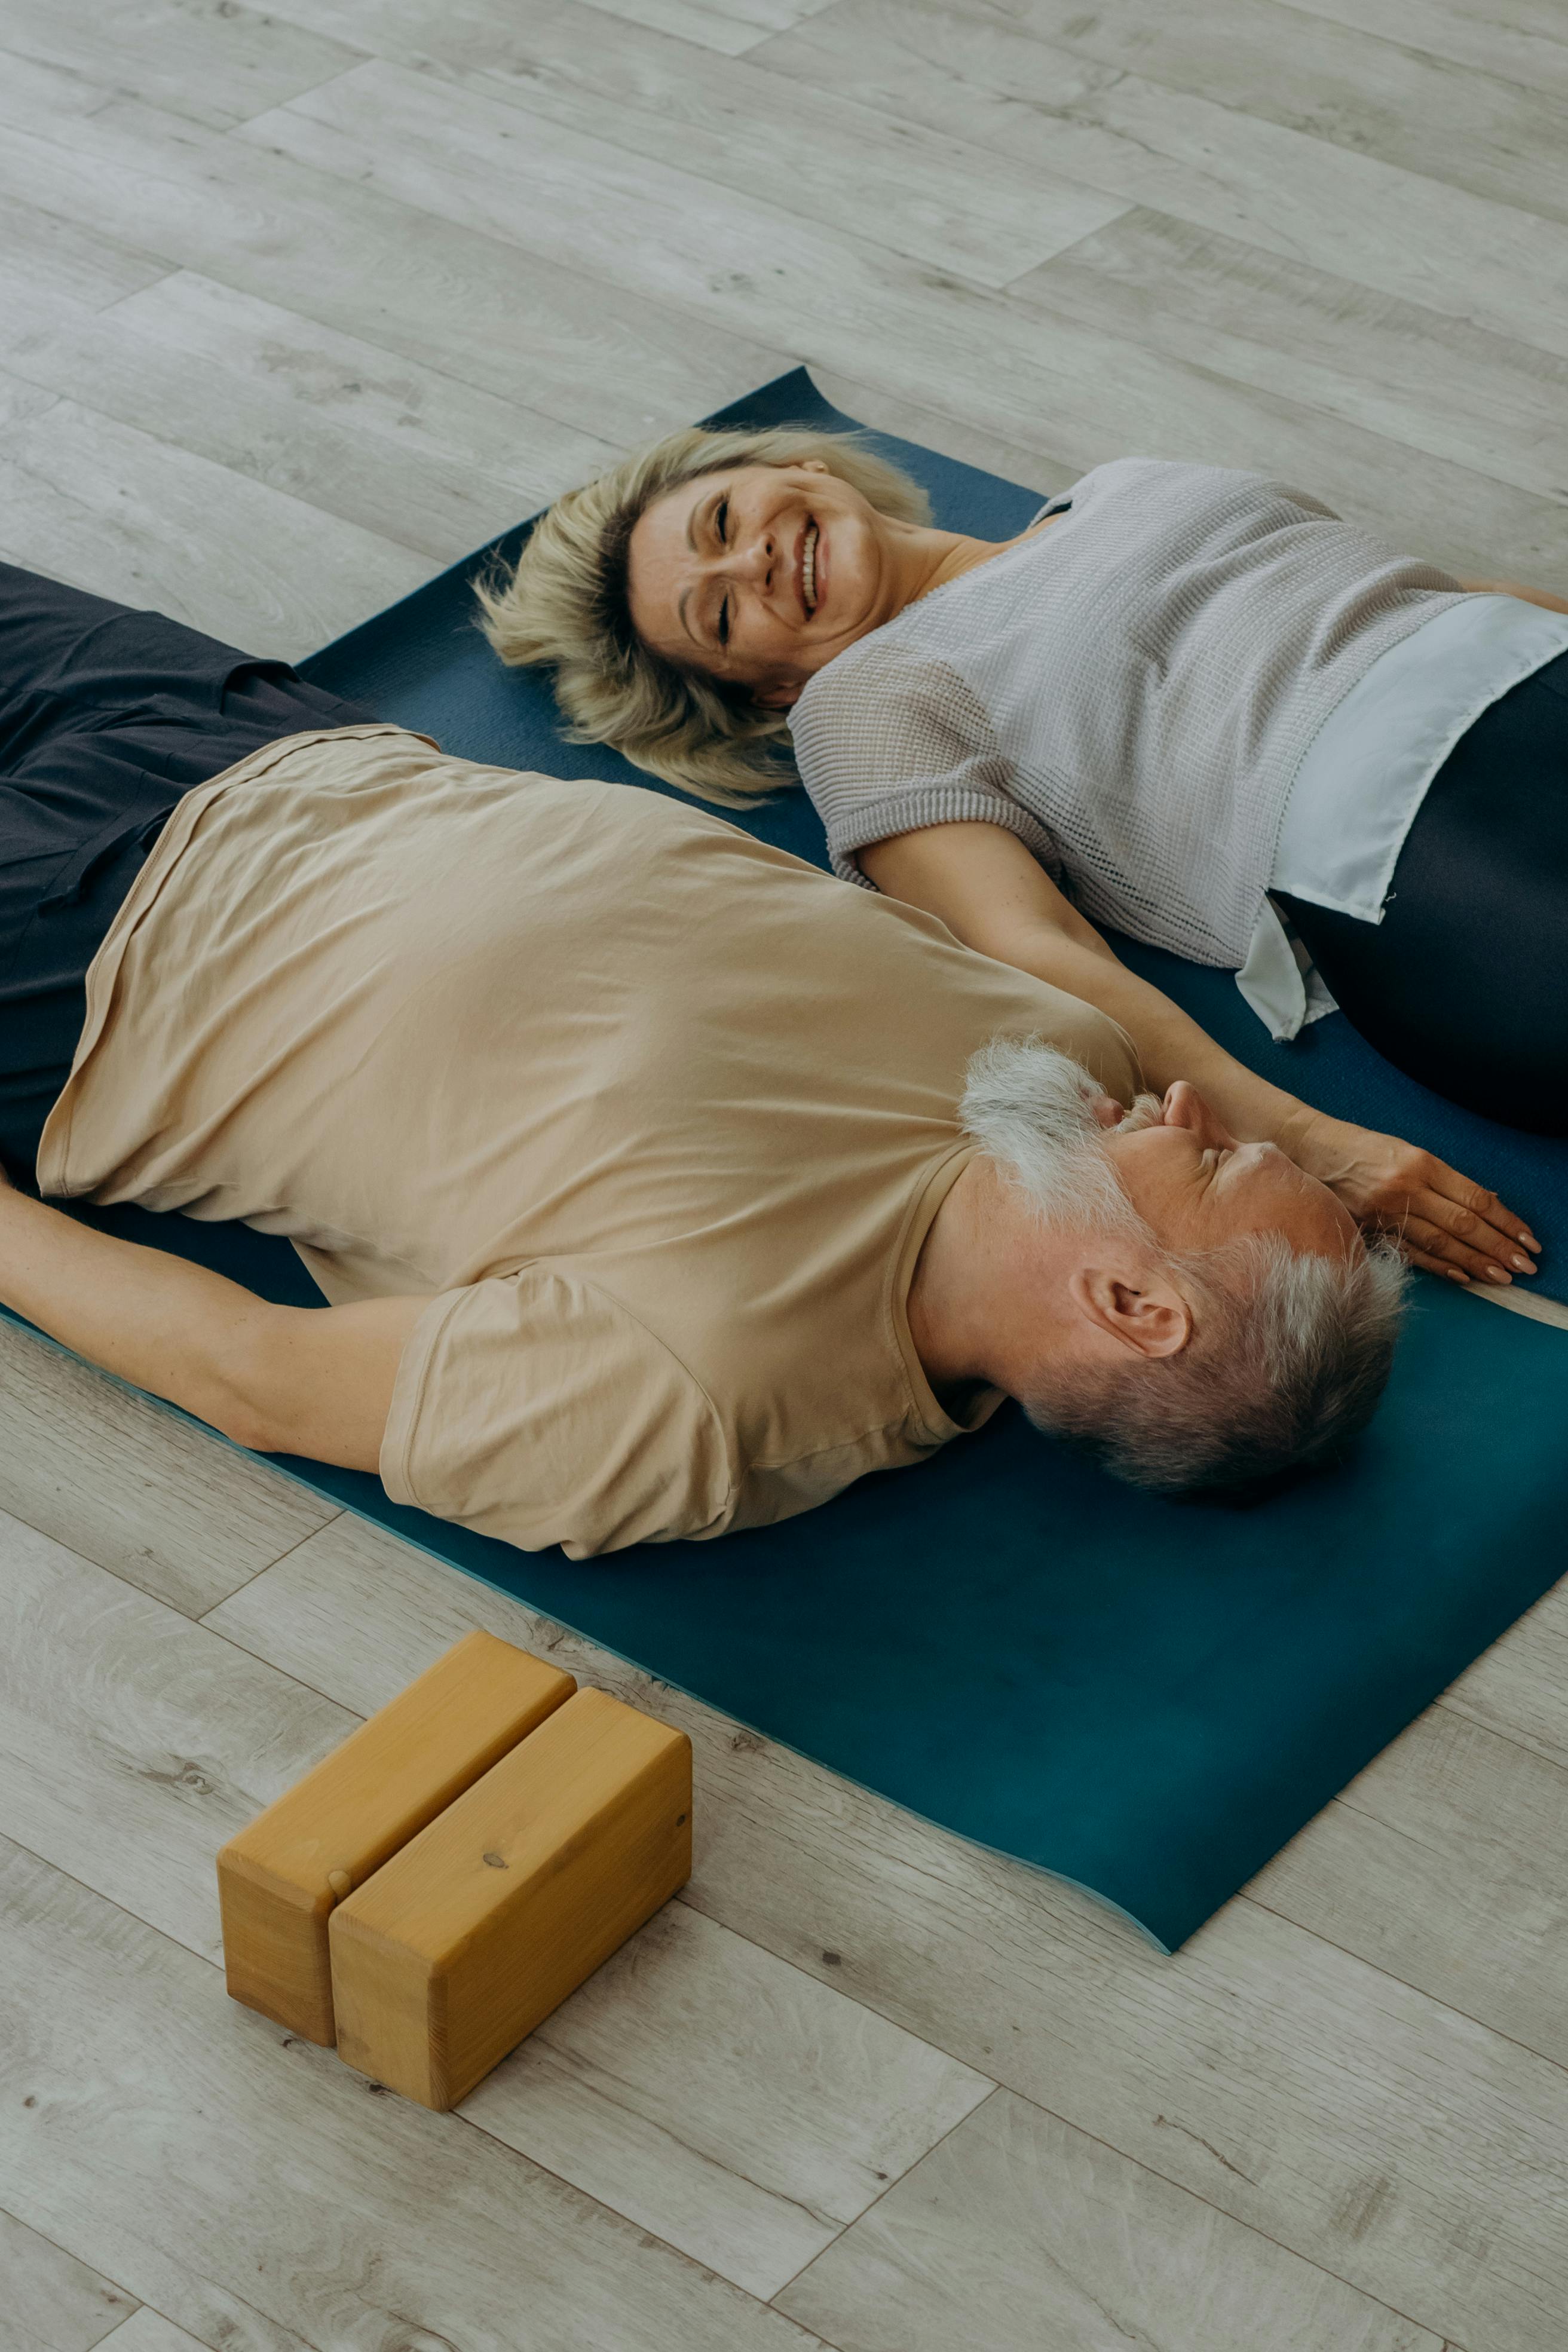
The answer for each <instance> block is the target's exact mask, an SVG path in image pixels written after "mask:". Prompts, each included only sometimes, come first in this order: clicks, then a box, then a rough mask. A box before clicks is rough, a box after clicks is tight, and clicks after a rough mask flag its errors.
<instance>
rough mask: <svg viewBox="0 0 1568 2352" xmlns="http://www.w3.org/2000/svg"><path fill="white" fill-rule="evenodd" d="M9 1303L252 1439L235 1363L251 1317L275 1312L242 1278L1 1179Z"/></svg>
mask: <svg viewBox="0 0 1568 2352" xmlns="http://www.w3.org/2000/svg"><path fill="white" fill-rule="evenodd" d="M0 1301H3V1302H4V1304H5V1306H7V1307H14V1308H15V1309H16V1313H17V1314H19V1315H25V1316H26V1318H27V1320H28V1321H29V1322H30V1323H36V1324H37V1327H38V1328H39V1329H40V1330H41V1331H47V1333H48V1334H49V1337H50V1338H51V1339H58V1340H60V1341H61V1342H62V1343H63V1344H64V1345H65V1346H66V1347H68V1348H72V1349H75V1350H76V1352H77V1354H78V1355H80V1356H86V1357H87V1358H88V1359H89V1361H90V1362H92V1363H95V1364H101V1365H102V1366H103V1368H104V1370H106V1371H110V1372H115V1373H118V1374H119V1376H120V1378H121V1380H126V1381H133V1382H134V1383H135V1385H136V1386H137V1387H138V1388H143V1389H150V1390H151V1391H153V1394H154V1395H155V1396H161V1397H166V1398H167V1399H168V1401H169V1402H171V1403H172V1404H178V1405H183V1406H184V1408H185V1410H186V1411H187V1412H194V1413H195V1414H197V1415H198V1416H199V1417H200V1419H201V1420H203V1421H205V1422H210V1423H212V1424H213V1426H214V1427H215V1428H217V1429H221V1430H224V1431H225V1432H226V1433H228V1434H229V1435H231V1436H237V1437H238V1438H240V1440H241V1441H242V1442H250V1440H251V1437H252V1429H251V1420H252V1416H251V1415H250V1414H249V1413H248V1412H247V1402H246V1400H245V1398H244V1397H243V1396H242V1395H241V1394H240V1393H239V1391H238V1389H237V1386H236V1382H235V1378H234V1372H233V1367H234V1366H235V1364H236V1362H237V1360H242V1359H243V1356H244V1353H245V1341H246V1336H247V1327H250V1326H253V1325H254V1324H255V1323H257V1322H258V1320H259V1319H260V1318H266V1317H268V1316H269V1315H271V1314H274V1313H275V1312H276V1310H275V1309H273V1308H271V1307H268V1304H267V1302H266V1301H265V1300H264V1299H260V1298H258V1297H256V1296H255V1294H254V1292H252V1291H248V1290H245V1289H243V1288H242V1287H241V1286H240V1285H239V1284H238V1283H237V1282H229V1281H227V1280H226V1278H225V1277H224V1276H222V1275H220V1274H212V1273H209V1272H208V1270H207V1269H206V1268H205V1266H198V1265H189V1264H187V1263H186V1261H185V1260H184V1259H183V1258H177V1257H171V1256H168V1255H165V1254H164V1252H163V1251H162V1250H153V1249H143V1248H142V1247H141V1246H139V1245H138V1244H136V1243H134V1242H124V1241H120V1240H117V1239H116V1238H114V1237H113V1236H112V1235H110V1234H100V1233H95V1232H94V1231H93V1230H92V1229H91V1227H90V1226H88V1225H83V1224H79V1223H77V1221H76V1219H75V1218H74V1217H68V1216H65V1215H63V1214H62V1213H61V1212H60V1211H59V1210H58V1209H52V1208H50V1207H49V1206H48V1205H47V1203H46V1202H42V1201H35V1200H31V1199H29V1198H27V1197H26V1195H24V1194H23V1193H20V1192H13V1191H12V1190H11V1189H10V1187H9V1186H8V1185H5V1184H0Z"/></svg>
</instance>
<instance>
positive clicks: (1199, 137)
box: [751, 0, 1568, 354]
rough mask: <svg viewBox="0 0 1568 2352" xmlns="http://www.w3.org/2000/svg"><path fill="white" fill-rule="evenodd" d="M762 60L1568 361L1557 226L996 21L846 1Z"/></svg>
mask: <svg viewBox="0 0 1568 2352" xmlns="http://www.w3.org/2000/svg"><path fill="white" fill-rule="evenodd" d="M1086 13H1088V12H1086ZM751 54H752V58H753V61H754V62H756V63H757V64H759V65H763V66H766V67H767V68H770V69H771V70H772V71H774V72H777V73H780V74H782V75H784V76H787V77H788V78H789V79H793V80H795V81H797V82H799V83H801V84H802V85H803V86H804V87H805V90H806V92H807V93H809V92H810V91H811V90H812V89H815V88H816V86H817V85H818V84H820V83H828V84H830V85H831V87H832V88H833V89H836V90H837V91H838V92H839V93H840V95H842V96H843V97H846V98H853V99H856V100H858V101H859V102H860V103H861V104H862V105H866V106H872V107H879V108H880V109H881V110H883V111H884V112H887V113H889V114H890V115H892V116H894V117H895V118H896V119H899V120H902V121H917V122H923V123H926V124H928V125H929V126H930V127H931V128H932V129H934V130H942V131H949V132H951V133H952V136H953V137H954V138H957V139H964V140H968V141H970V142H973V144H975V145H977V146H985V145H991V146H994V147H995V148H997V149H998V150H1000V151H1001V152H1003V153H1005V154H1007V155H1010V156H1014V157H1016V158H1018V159H1019V160H1021V161H1034V162H1037V163H1039V164H1040V165H1042V166H1043V167H1044V168H1046V169H1047V170H1049V171H1052V172H1058V173H1063V174H1065V175H1066V176H1067V177H1068V178H1069V179H1080V180H1082V181H1084V182H1085V183H1086V184H1088V185H1089V186H1091V187H1097V188H1103V189H1104V190H1105V191H1106V193H1107V194H1113V195H1122V196H1126V197H1127V198H1129V199H1130V200H1131V201H1132V202H1134V203H1137V204H1141V205H1147V206H1148V207H1149V208H1150V209H1151V210H1152V211H1155V212H1163V213H1169V214H1170V215H1172V217H1173V218H1174V219H1178V220H1185V221H1188V222H1190V223H1192V224H1193V226H1195V227H1199V228H1211V229H1217V230H1218V231H1220V232H1221V233H1222V234H1223V235H1225V236H1233V237H1237V238H1240V239H1242V240H1244V241H1245V242H1247V243H1248V244H1252V245H1258V246H1262V247H1265V248H1267V249H1268V251H1269V252H1272V253H1276V254H1279V255H1280V256H1281V257H1284V258H1286V259H1300V260H1301V261H1305V262H1307V263H1309V264H1310V265H1311V266H1312V267H1313V268H1319V269H1323V270H1326V271H1328V272H1330V273H1331V274H1332V275H1334V276H1337V277H1341V278H1352V279H1354V280H1355V281H1356V282H1357V283H1359V284H1361V285H1364V286H1372V287H1377V288H1379V289H1381V290H1382V291H1383V292H1384V293H1389V294H1394V295H1397V296H1399V297H1400V298H1401V299H1403V300H1405V301H1412V302H1420V303H1425V304H1426V305H1427V306H1428V307H1430V308H1431V309H1432V310H1442V311H1445V312H1447V313H1448V314H1449V315H1450V316H1452V317H1455V318H1459V319H1466V320H1470V321H1472V322H1473V323H1474V324H1476V325H1478V326H1486V327H1490V328H1492V329H1494V330H1496V331H1498V332H1499V333H1501V334H1505V335H1512V336H1516V337H1518V338H1519V340H1521V341H1525V342H1535V343H1540V344H1541V345H1542V347H1543V348H1545V349H1546V350H1549V351H1554V352H1558V353H1559V354H1563V353H1565V352H1568V300H1565V299H1564V297H1565V293H1568V241H1565V240H1564V238H1563V230H1562V225H1561V223H1560V222H1559V221H1558V220H1556V219H1551V220H1547V219H1542V217H1541V216H1540V215H1539V214H1537V213H1535V212H1533V211H1530V210H1526V209H1524V208H1523V207H1521V206H1520V205H1504V204H1499V203H1496V202H1494V201H1492V200H1491V199H1489V198H1487V197H1483V196H1477V195H1474V194H1471V193H1470V192H1469V190H1468V189H1464V188H1456V187H1450V186H1447V185H1446V184H1444V183H1443V182H1441V181H1438V180H1433V179H1428V178H1425V177H1423V176H1421V175H1419V174H1417V173H1413V172H1407V171H1405V170H1404V169H1402V168H1401V167H1400V166H1399V165H1397V164H1391V163H1384V162H1383V161H1382V160H1381V159H1380V158H1379V157H1377V156H1375V155H1367V154H1357V153H1355V152H1352V150H1351V149H1349V148H1346V147H1336V146H1331V145H1330V144H1328V143H1327V142H1324V141H1323V140H1321V139H1315V138H1313V137H1311V136H1310V134H1309V133H1307V132H1304V131H1294V130H1290V129H1289V128H1288V127H1286V126H1284V125H1282V124H1280V123H1278V122H1271V121H1262V120H1260V119H1259V118H1258V116H1256V115H1251V114H1247V113H1245V112H1242V111H1241V110H1238V109H1237V108H1235V107H1230V106H1225V105H1221V104H1219V103H1218V102H1216V101H1215V100H1214V99H1212V98H1209V97H1205V96H1202V95H1199V94H1195V93H1194V92H1192V91H1188V90H1182V89H1171V88H1169V87H1168V86H1166V85H1164V84H1163V83H1160V82H1157V81H1152V80H1150V79H1148V78H1147V77H1146V76H1144V75H1142V74H1140V73H1137V72H1134V71H1131V70H1129V69H1128V68H1126V67H1123V66H1110V65H1102V64H1099V63H1097V62H1096V61H1095V60H1093V59H1091V58H1086V57H1083V56H1079V55H1075V54H1074V53H1073V52H1072V51H1070V50H1068V49H1066V48H1062V47H1057V46H1055V45H1053V44H1052V43H1050V42H1047V41H1043V40H1037V39H1035V38H1032V37H1030V36H1029V35H1028V34H1027V33H1026V32H1023V31H1021V30H1019V29H1017V28H1016V26H1015V25H1014V24H1013V23H1012V22H1011V21H1010V20H1009V19H1008V18H1006V17H1005V16H1002V15H1001V14H999V13H995V12H993V13H991V14H987V15H984V16H982V15H976V14H974V13H972V12H970V13H965V14H964V15H963V16H959V15H957V14H956V13H954V12H953V11H952V10H951V9H948V8H946V7H943V6H942V5H922V0H837V5H835V6H833V7H832V8H829V9H827V10H826V12H825V13H824V14H823V15H821V16H813V17H811V18H809V19H807V20H805V22H804V23H802V24H800V25H798V26H795V27H794V28H793V29H792V30H791V31H790V32H789V33H787V34H783V35H781V36H779V37H778V38H776V39H773V40H769V41H766V42H764V43H762V44H761V45H759V47H757V48H756V49H755V50H754V51H752V53H751ZM802 102H804V103H809V95H808V96H807V98H806V99H805V100H804V101H802ZM1544 169H1545V171H1546V172H1547V173H1550V172H1551V169H1552V167H1551V166H1550V165H1549V164H1548V165H1547V166H1545V167H1544Z"/></svg>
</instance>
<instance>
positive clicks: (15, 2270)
mask: <svg viewBox="0 0 1568 2352" xmlns="http://www.w3.org/2000/svg"><path fill="white" fill-rule="evenodd" d="M133 2309H134V2303H133V2300H132V2297H131V2296H130V2295H128V2294H121V2291H120V2289H119V2288H118V2287H117V2286H114V2285H112V2284H110V2281H109V2280H108V2279H106V2278H100V2276H99V2273H97V2272H96V2271H95V2270H91V2269H89V2266H88V2265H87V2263H79V2262H78V2260H77V2259H76V2256H75V2255H74V2254H68V2253H67V2252H66V2251H65V2249H64V2247H63V2246H57V2245H55V2244H53V2243H52V2242H50V2240H49V2239H47V2238H42V2237H40V2236H39V2235H38V2232H37V2231H36V2230H29V2229H28V2228H27V2227H26V2224H25V2223H24V2222H21V2221H17V2220H16V2216H15V2215H14V2214H11V2213H7V2212H5V2211H4V2210H0V2343H4V2344H5V2346H6V2347H7V2352H12V2347H13V2343H14V2339H15V2352H32V2347H34V2346H37V2347H41V2352H92V2347H93V2346H94V2345H95V2344H101V2343H102V2341H103V2339H104V2337H105V2336H108V2335H109V2334H110V2330H111V2329H113V2328H117V2327H119V2326H120V2325H121V2321H123V2320H125V2319H127V2318H129V2316H130V2315H131V2313H132V2310H133Z"/></svg>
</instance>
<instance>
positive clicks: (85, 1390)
mask: <svg viewBox="0 0 1568 2352" xmlns="http://www.w3.org/2000/svg"><path fill="white" fill-rule="evenodd" d="M12 560H15V559H14V558H13V559H12ZM0 1427H3V1429H4V1432H5V1437H4V1442H0V1511H8V1512H9V1513H10V1514H11V1515H12V1517H15V1518H18V1519H24V1520H26V1523H27V1524H28V1526H30V1527H34V1528H39V1529H41V1531H42V1532H43V1533H44V1534H45V1535H48V1536H53V1537H54V1538H56V1540H57V1541H58V1542H59V1543H62V1544H65V1545H68V1547H69V1548H70V1549H71V1550H72V1551H76V1552H80V1553H82V1554H83V1555H84V1556H85V1558H87V1559H91V1560H96V1561H97V1562H98V1564H99V1566H100V1567H101V1568H108V1569H112V1570H114V1572H115V1574H116V1575H117V1576H122V1577H124V1578H125V1579H126V1580H127V1581H128V1582H130V1583H132V1584H135V1585H140V1586H141V1588H142V1591H145V1592H150V1593H152V1594H153V1596H154V1597H155V1598H156V1599H158V1600H160V1601H168V1602H169V1604H170V1605H171V1607H173V1608H175V1609H179V1610H183V1611H184V1613H185V1614H186V1615H187V1616H190V1617H199V1616H200V1615H201V1614H202V1612H204V1611H205V1610H208V1609H211V1608H213V1607H214V1606H215V1605H216V1603H217V1602H218V1601H221V1600H222V1599H223V1598H224V1597H225V1595H226V1594H227V1593H230V1592H233V1591H235V1590H236V1589H237V1587H238V1586H239V1585H242V1584H244V1583H245V1582H246V1581H247V1580H248V1579H249V1578H250V1577H253V1576H255V1575H257V1574H258V1571H259V1570H262V1569H264V1568H265V1567H267V1565H268V1562H269V1561H271V1560H275V1559H278V1558H279V1554H280V1553H283V1552H286V1551H288V1550H289V1549H291V1548H292V1547H293V1546H294V1545H295V1544H297V1543H301V1542H303V1540H304V1538H306V1537H307V1536H308V1535H310V1534H311V1533H312V1532H313V1531H314V1530H315V1529H316V1528H321V1527H324V1526H325V1525H326V1524H327V1522H328V1520H329V1519H331V1518H332V1517H335V1516H336V1515H335V1513H334V1511H333V1508H332V1506H331V1504H330V1503H328V1502H325V1501H323V1500H322V1499H321V1496H317V1495H312V1494H310V1493H309V1492H307V1490H306V1489H305V1488H304V1487H302V1486H297V1485H296V1484H295V1482H294V1481H293V1480H292V1479H289V1478H285V1477H283V1476H282V1475H280V1474H279V1472H277V1471H274V1470H270V1469H268V1468H267V1467H266V1465H264V1464H262V1463H260V1462H258V1461H257V1460H255V1458H254V1457H253V1456H251V1455H249V1454H239V1453H237V1452H233V1451H231V1450H229V1449H226V1448H222V1447H219V1446H218V1445H217V1444H216V1441H215V1440H214V1439H212V1438H209V1437H208V1436H206V1435H205V1433H203V1432H202V1431H201V1430H199V1429H197V1428H196V1427H195V1425H194V1424H193V1423H190V1422H187V1421H184V1420H182V1419H181V1418H180V1417H179V1416H178V1415H177V1414H174V1413H171V1412H165V1411H163V1409H162V1408H161V1407H160V1406H158V1405H155V1404H153V1402H151V1400H150V1399H149V1398H147V1397H144V1396H141V1395H139V1394H138V1393H137V1391H135V1390H134V1389H129V1388H126V1387H124V1386H123V1385H122V1384H121V1382H120V1381H115V1380H111V1379H110V1377H109V1375H108V1374H107V1373H105V1372H98V1371H94V1370H92V1369H91V1368H90V1367H89V1365H87V1364H84V1363H82V1362H81V1361H80V1360H79V1359H78V1358H77V1357H75V1356H71V1355H68V1354H67V1352H66V1351H65V1349H63V1348H57V1347H54V1346H52V1345H51V1344H50V1342H49V1341H48V1340H47V1339H38V1338H36V1337H35V1336H34V1335H33V1334H32V1333H31V1332H27V1331H21V1330H18V1329H17V1328H16V1325H15V1324H14V1323H3V1322H0Z"/></svg>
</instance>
